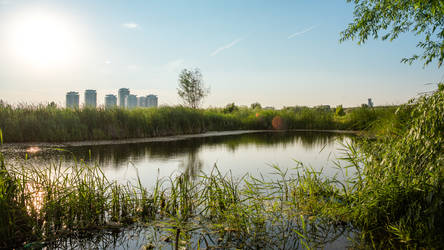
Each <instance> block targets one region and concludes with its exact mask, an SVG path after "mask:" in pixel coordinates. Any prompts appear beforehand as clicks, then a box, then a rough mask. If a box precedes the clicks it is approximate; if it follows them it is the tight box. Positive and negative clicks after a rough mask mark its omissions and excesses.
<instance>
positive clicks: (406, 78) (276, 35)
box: [0, 0, 444, 108]
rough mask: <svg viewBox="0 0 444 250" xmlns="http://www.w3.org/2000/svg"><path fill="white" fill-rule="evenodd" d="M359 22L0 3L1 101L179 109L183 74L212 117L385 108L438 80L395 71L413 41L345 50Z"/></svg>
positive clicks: (336, 13)
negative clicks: (269, 110)
mask: <svg viewBox="0 0 444 250" xmlns="http://www.w3.org/2000/svg"><path fill="white" fill-rule="evenodd" d="M35 13H39V15H35ZM352 13H353V6H352V5H351V4H347V3H346V1H345V0H320V1H308V0H307V1H302V0H301V1H260V0H255V1H253V0H242V1H239V0H225V1H216V0H214V1H213V0H212V1H210V0H207V1H204V0H199V1H196V0H182V1H148V0H132V1H124V0H106V1H105V0H102V1H100V0H96V1H91V0H76V1H73V0H71V1H66V0H58V1H55V0H53V1H40V0H33V1H31V0H28V1H26V0H0V54H1V55H2V56H1V57H0V99H3V100H6V101H7V102H9V103H18V102H27V103H40V102H48V101H56V102H57V103H60V104H61V105H63V104H64V95H65V93H66V92H67V91H71V90H74V91H79V92H81V98H83V91H84V89H86V88H92V89H96V90H97V91H98V100H99V103H103V97H104V95H106V94H109V93H114V94H117V89H118V88H120V87H128V88H130V90H131V92H133V93H135V94H138V95H146V94H148V93H153V94H157V95H158V96H159V102H160V104H167V105H176V104H178V103H179V102H180V100H179V99H178V97H177V90H176V88H177V79H178V74H179V72H180V70H181V69H183V68H194V67H198V68H200V69H201V71H202V74H203V76H204V80H205V83H206V84H207V86H209V87H210V89H211V93H210V95H209V96H208V97H207V98H206V99H205V102H204V106H205V107H206V106H224V105H226V104H227V103H231V102H235V103H236V104H238V105H249V104H251V103H253V102H260V103H261V104H262V105H263V106H275V107H277V108H279V107H282V106H293V105H307V106H314V105H319V104H330V105H332V106H336V105H338V104H343V105H345V106H357V105H360V104H361V103H365V102H366V100H367V98H373V100H374V102H375V104H376V105H386V104H399V103H403V102H405V101H407V100H408V99H409V98H411V97H415V96H416V95H417V93H418V92H422V91H426V90H429V89H431V88H432V87H431V86H430V85H424V84H425V83H429V82H437V81H441V80H442V79H443V77H444V70H443V69H442V68H440V69H439V68H437V66H436V64H433V65H430V66H428V67H427V68H425V69H424V68H423V67H422V62H417V63H415V64H413V65H411V66H410V65H406V64H402V63H400V60H401V58H403V57H406V56H410V55H412V54H414V53H418V52H420V51H419V50H418V49H416V48H415V45H416V42H417V39H418V38H417V37H414V36H413V35H411V34H405V35H402V36H400V37H399V39H397V40H395V41H393V42H381V41H373V40H370V41H369V42H368V43H366V44H364V45H361V46H358V45H357V44H356V43H355V42H352V41H348V42H345V43H342V44H340V43H339V37H340V36H339V33H340V32H341V31H342V30H344V29H345V27H346V25H347V24H348V23H350V22H351V21H352V19H353V15H352ZM36 16H37V17H36ZM41 16H44V17H48V18H47V19H45V20H46V21H45V22H40V21H39V18H41ZM28 19H29V20H28ZM24 20H25V21H24ZM36 20H37V21H36ZM23 22H25V25H22V26H20V23H23ZM36 23H37V24H39V25H40V23H41V26H47V27H46V28H45V27H40V26H39V25H35V24H36ZM48 23H49V24H48ZM51 23H53V24H51ZM26 25H28V26H26ZM23 27H25V28H23ZM26 27H27V28H26ZM29 27H32V28H29ZM20 29H24V30H23V31H21V32H22V33H20V34H22V35H21V36H17V35H16V33H17V32H16V31H17V30H20ZM40 29H42V31H40ZM30 30H31V31H30ZM36 31H37V32H36ZM29 33H32V34H31V35H29ZM23 34H24V35H23ZM42 34H43V35H42ZM45 35H46V37H49V38H45V37H44V38H41V36H45ZM14 37H15V38H14ZM62 38H63V39H62ZM14 39H15V40H14ZM17 39H18V40H19V41H20V42H19V43H20V46H23V47H17V46H15V45H14V43H17V42H16V41H17ZM45 39H49V40H45ZM21 40H25V41H23V42H22V41H21ZM42 41H43V43H45V44H49V46H45V45H41V43H42ZM46 41H48V42H47V43H46ZM39 42H40V43H39ZM11 44H12V45H11ZM36 44H37V45H36ZM24 48H25V49H24ZM26 49H27V50H26ZM33 50H37V51H38V53H34V52H33ZM23 51H30V52H26V53H28V54H32V56H30V55H28V54H26V53H25V52H23ZM33 53H34V54H33ZM48 58H50V59H51V58H56V59H57V60H58V61H55V59H54V61H49V59H48ZM40 59H41V60H40ZM45 60H48V63H47V64H45V65H44V66H42V65H40V63H41V61H45Z"/></svg>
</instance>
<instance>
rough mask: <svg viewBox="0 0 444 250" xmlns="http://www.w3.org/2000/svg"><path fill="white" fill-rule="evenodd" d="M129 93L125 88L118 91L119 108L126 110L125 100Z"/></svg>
mask: <svg viewBox="0 0 444 250" xmlns="http://www.w3.org/2000/svg"><path fill="white" fill-rule="evenodd" d="M129 94H130V91H129V89H127V88H121V89H119V107H121V108H126V107H127V106H126V105H125V100H126V98H127V97H128V96H129ZM136 102H137V101H136Z"/></svg>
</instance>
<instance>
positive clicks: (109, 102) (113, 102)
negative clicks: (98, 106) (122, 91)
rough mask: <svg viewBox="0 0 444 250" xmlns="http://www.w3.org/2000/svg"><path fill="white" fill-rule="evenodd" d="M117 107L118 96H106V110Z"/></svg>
mask: <svg viewBox="0 0 444 250" xmlns="http://www.w3.org/2000/svg"><path fill="white" fill-rule="evenodd" d="M116 106H117V96H116V95H112V94H109V95H106V96H105V108H113V107H116Z"/></svg>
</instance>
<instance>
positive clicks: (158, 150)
mask: <svg viewBox="0 0 444 250" xmlns="http://www.w3.org/2000/svg"><path fill="white" fill-rule="evenodd" d="M349 137H350V135H347V134H337V133H325V132H324V133H322V132H270V133H257V134H243V135H230V136H219V137H206V138H193V139H188V140H179V141H169V142H150V143H139V144H120V145H105V146H103V145H102V146H94V147H77V148H71V149H67V150H66V151H62V152H59V151H48V150H43V151H42V152H40V153H37V154H36V155H34V156H33V158H34V159H35V160H37V161H48V159H50V160H51V161H56V162H58V161H60V156H63V161H66V162H71V161H73V160H77V161H80V160H84V161H86V162H98V163H99V164H100V165H101V166H114V167H116V168H119V167H121V166H126V165H128V163H129V162H132V163H134V164H137V162H139V161H141V160H144V159H146V158H149V159H155V160H161V161H168V160H170V159H171V158H172V157H175V158H185V157H186V159H187V160H186V161H187V162H184V163H183V167H184V168H185V169H190V171H194V169H200V167H201V166H200V165H202V164H203V163H202V162H201V161H200V160H199V157H198V152H199V151H200V149H201V148H202V147H225V148H226V149H228V150H229V151H231V152H236V151H237V150H238V149H239V147H241V146H248V145H255V146H256V147H257V148H267V147H277V146H279V147H283V148H285V147H287V146H293V145H295V144H300V145H302V146H303V147H304V148H306V149H308V150H310V149H314V148H323V147H325V146H331V145H333V144H334V142H335V141H336V140H340V141H342V140H343V139H344V138H349ZM187 166H193V167H187ZM199 166H200V167H199Z"/></svg>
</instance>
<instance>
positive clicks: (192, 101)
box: [177, 69, 210, 109]
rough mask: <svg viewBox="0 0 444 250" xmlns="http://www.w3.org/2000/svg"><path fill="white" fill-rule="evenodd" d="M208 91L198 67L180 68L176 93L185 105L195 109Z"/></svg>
mask: <svg viewBox="0 0 444 250" xmlns="http://www.w3.org/2000/svg"><path fill="white" fill-rule="evenodd" d="M209 93H210V91H209V89H208V88H206V87H205V86H204V82H203V79H202V73H201V72H200V70H199V69H194V70H188V69H183V70H182V72H181V73H180V75H179V87H178V88H177V94H178V95H179V96H180V98H181V99H182V101H183V102H184V104H185V105H187V106H189V107H191V108H193V109H197V108H198V107H199V106H200V104H201V103H202V100H203V98H204V97H206V96H207V95H208V94H209Z"/></svg>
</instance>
